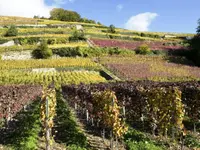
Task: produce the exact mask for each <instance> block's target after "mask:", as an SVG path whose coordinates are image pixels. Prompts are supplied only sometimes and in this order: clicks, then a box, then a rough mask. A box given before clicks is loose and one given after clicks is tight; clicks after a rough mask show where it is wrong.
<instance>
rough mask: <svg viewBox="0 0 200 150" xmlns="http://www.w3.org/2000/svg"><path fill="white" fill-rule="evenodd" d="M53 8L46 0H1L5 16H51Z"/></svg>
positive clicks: (1, 10) (0, 11) (0, 13)
mask: <svg viewBox="0 0 200 150" xmlns="http://www.w3.org/2000/svg"><path fill="white" fill-rule="evenodd" d="M52 8H53V6H48V5H47V4H45V1H44V0H0V15H3V16H23V17H33V16H34V15H39V16H45V17H49V16H50V14H49V12H50V10H51V9H52Z"/></svg>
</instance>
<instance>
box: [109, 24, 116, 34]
mask: <svg viewBox="0 0 200 150" xmlns="http://www.w3.org/2000/svg"><path fill="white" fill-rule="evenodd" d="M108 33H116V31H115V26H114V25H112V24H111V25H110V26H109V28H108Z"/></svg>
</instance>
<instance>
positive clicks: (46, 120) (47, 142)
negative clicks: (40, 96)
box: [45, 98, 50, 150]
mask: <svg viewBox="0 0 200 150" xmlns="http://www.w3.org/2000/svg"><path fill="white" fill-rule="evenodd" d="M48 120H49V100H48V98H46V119H45V128H46V150H50V128H49V126H48Z"/></svg>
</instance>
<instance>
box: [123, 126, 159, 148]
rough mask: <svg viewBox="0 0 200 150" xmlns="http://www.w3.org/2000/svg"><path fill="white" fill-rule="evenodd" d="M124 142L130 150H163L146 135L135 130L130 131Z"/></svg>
mask: <svg viewBox="0 0 200 150" xmlns="http://www.w3.org/2000/svg"><path fill="white" fill-rule="evenodd" d="M124 140H125V142H126V144H127V147H128V149H129V150H162V148H161V147H159V146H157V145H155V144H154V142H153V141H151V139H150V138H148V137H147V136H146V135H145V134H144V133H142V132H140V131H137V130H135V129H130V130H129V131H128V133H127V134H126V135H125V136H124Z"/></svg>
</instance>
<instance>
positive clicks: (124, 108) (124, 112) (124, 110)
mask: <svg viewBox="0 0 200 150" xmlns="http://www.w3.org/2000/svg"><path fill="white" fill-rule="evenodd" d="M123 115H124V118H126V107H125V102H124V101H123Z"/></svg>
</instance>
